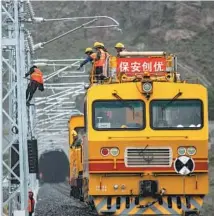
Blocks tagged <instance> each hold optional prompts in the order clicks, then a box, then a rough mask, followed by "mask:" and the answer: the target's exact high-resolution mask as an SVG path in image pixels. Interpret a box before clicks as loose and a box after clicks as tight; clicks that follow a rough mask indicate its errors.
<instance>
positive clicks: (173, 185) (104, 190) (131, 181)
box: [89, 174, 208, 195]
mask: <svg viewBox="0 0 214 216" xmlns="http://www.w3.org/2000/svg"><path fill="white" fill-rule="evenodd" d="M89 179H90V185H89V194H90V195H131V193H130V191H131V190H132V193H133V194H134V195H138V194H139V182H140V181H142V180H156V181H158V185H159V190H161V188H165V189H166V194H206V193H208V186H207V182H208V175H207V174H200V175H199V176H198V182H199V183H198V188H197V189H196V188H195V176H190V177H188V176H187V177H185V184H183V179H184V177H183V176H179V175H177V176H159V177H155V176H153V175H146V176H143V177H140V176H128V175H127V176H124V177H119V176H117V177H105V176H102V175H101V174H91V175H90V177H89ZM100 183H101V184H100ZM115 184H117V185H119V189H117V190H115V189H114V185H115ZM122 184H124V185H125V186H126V189H125V190H122V189H121V185H122ZM100 185H101V188H100Z"/></svg>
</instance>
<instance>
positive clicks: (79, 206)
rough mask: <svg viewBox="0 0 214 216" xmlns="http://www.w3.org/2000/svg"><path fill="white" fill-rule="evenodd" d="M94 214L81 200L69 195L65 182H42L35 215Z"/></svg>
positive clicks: (69, 215) (70, 215) (83, 215)
mask: <svg viewBox="0 0 214 216" xmlns="http://www.w3.org/2000/svg"><path fill="white" fill-rule="evenodd" d="M92 215H93V216H95V215H97V214H96V213H94V212H92V211H91V210H90V208H89V207H88V206H86V205H85V204H84V203H83V202H80V201H79V200H76V199H74V198H72V197H70V191H69V185H68V184H67V183H59V184H48V183H44V184H43V185H42V186H41V187H40V189H39V194H38V199H37V205H36V210H35V216H92Z"/></svg>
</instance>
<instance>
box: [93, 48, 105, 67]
mask: <svg viewBox="0 0 214 216" xmlns="http://www.w3.org/2000/svg"><path fill="white" fill-rule="evenodd" d="M99 51H100V52H101V55H100V59H99V60H95V62H94V66H95V67H103V66H104V64H105V60H106V52H105V51H103V50H102V49H99Z"/></svg>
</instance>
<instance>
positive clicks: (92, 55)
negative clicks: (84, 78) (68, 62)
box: [77, 47, 96, 70]
mask: <svg viewBox="0 0 214 216" xmlns="http://www.w3.org/2000/svg"><path fill="white" fill-rule="evenodd" d="M85 54H86V55H87V58H86V59H85V60H84V61H83V62H82V63H81V64H80V66H79V67H78V68H77V70H80V69H81V68H82V67H83V66H84V65H85V64H87V63H88V62H91V63H92V64H93V62H94V60H95V58H96V53H94V52H93V49H92V48H91V47H88V48H86V49H85Z"/></svg>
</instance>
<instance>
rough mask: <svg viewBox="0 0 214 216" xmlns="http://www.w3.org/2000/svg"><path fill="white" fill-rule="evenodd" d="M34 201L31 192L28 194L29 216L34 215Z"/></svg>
mask: <svg viewBox="0 0 214 216" xmlns="http://www.w3.org/2000/svg"><path fill="white" fill-rule="evenodd" d="M34 206H35V200H34V198H33V192H32V191H29V192H28V213H29V216H32V215H33V213H34Z"/></svg>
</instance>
